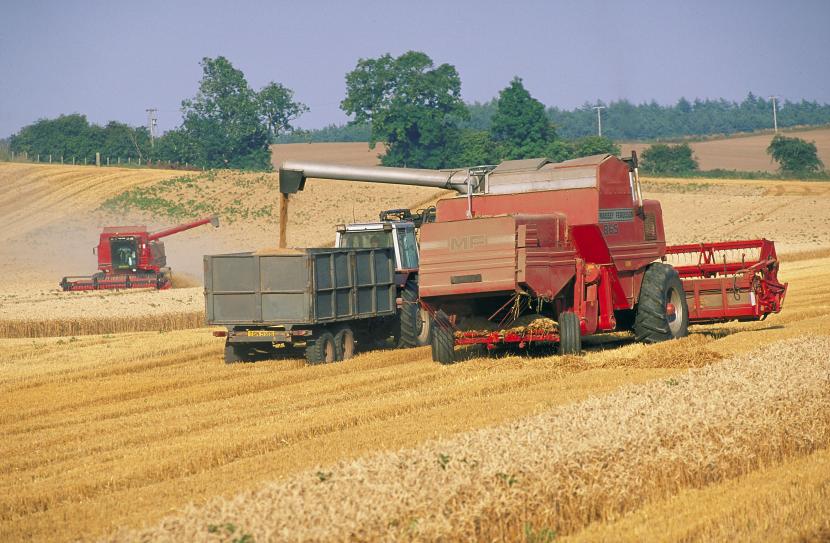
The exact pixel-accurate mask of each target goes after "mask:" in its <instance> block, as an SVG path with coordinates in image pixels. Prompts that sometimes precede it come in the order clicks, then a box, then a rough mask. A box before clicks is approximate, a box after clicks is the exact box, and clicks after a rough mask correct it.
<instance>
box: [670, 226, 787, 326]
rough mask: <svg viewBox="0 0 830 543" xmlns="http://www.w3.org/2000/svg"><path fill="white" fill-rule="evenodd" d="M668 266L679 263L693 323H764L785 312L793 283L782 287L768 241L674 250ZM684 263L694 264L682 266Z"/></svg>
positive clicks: (728, 243)
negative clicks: (767, 319)
mask: <svg viewBox="0 0 830 543" xmlns="http://www.w3.org/2000/svg"><path fill="white" fill-rule="evenodd" d="M666 260H667V261H669V262H670V263H671V262H676V263H675V264H673V265H674V269H676V270H677V273H678V274H679V275H680V278H681V281H682V282H683V290H685V291H686V301H687V303H688V306H689V320H690V321H691V322H696V323H704V322H722V321H726V320H758V319H764V318H766V317H767V315H769V314H770V313H778V312H780V311H781V306H782V305H783V303H784V297H785V296H786V294H787V283H781V282H779V281H778V256H777V255H776V253H775V244H774V243H773V242H772V241H770V240H768V239H753V240H746V241H722V242H715V243H695V244H690V245H673V246H669V247H667V248H666ZM683 261H685V262H690V263H688V264H679V263H677V262H683ZM718 261H720V262H718Z"/></svg>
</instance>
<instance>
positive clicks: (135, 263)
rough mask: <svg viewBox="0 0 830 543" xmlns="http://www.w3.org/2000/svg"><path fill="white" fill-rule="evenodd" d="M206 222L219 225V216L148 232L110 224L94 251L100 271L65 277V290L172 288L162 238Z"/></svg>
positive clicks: (144, 229) (143, 229)
mask: <svg viewBox="0 0 830 543" xmlns="http://www.w3.org/2000/svg"><path fill="white" fill-rule="evenodd" d="M204 224H212V225H213V226H214V227H218V226H219V218H218V217H216V216H212V217H206V218H204V219H200V220H198V221H194V222H190V223H185V224H180V225H178V226H174V227H172V228H167V229H164V230H160V231H158V232H153V233H151V232H149V231H148V230H147V227H146V226H107V227H104V230H103V232H101V237H100V239H99V241H98V245H97V246H96V247H95V248H93V250H92V251H93V253H94V254H96V255H98V272H97V273H95V274H94V275H90V276H83V277H64V278H63V279H62V280H61V282H60V286H61V288H62V289H63V290H64V291H77V290H109V289H128V288H155V289H158V290H164V289H169V288H171V287H172V286H173V283H172V277H171V273H170V268H168V267H167V255H166V254H165V252H164V242H162V241H161V238H164V237H167V236H171V235H173V234H178V233H179V232H183V231H185V230H190V229H191V228H196V227H198V226H202V225H204Z"/></svg>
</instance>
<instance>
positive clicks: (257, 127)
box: [182, 56, 271, 170]
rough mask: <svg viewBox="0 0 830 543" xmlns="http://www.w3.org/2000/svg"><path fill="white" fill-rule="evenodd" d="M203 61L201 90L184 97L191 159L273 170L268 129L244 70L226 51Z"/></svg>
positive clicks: (211, 164)
mask: <svg viewBox="0 0 830 543" xmlns="http://www.w3.org/2000/svg"><path fill="white" fill-rule="evenodd" d="M201 65H202V71H203V75H202V80H201V81H200V83H199V92H198V93H197V94H196V96H195V97H194V98H192V99H190V100H184V101H183V102H182V114H183V116H184V122H183V123H182V130H183V131H184V134H185V136H186V137H187V138H188V139H190V140H191V141H190V143H189V144H188V147H190V148H192V149H193V150H194V151H195V156H194V157H193V159H194V160H193V161H194V162H195V163H196V165H198V166H203V167H207V168H242V169H250V170H267V169H270V168H271V160H270V150H269V148H268V130H267V129H266V127H265V125H264V124H263V123H262V122H261V118H260V111H259V107H258V105H257V95H256V93H255V92H254V91H253V90H252V89H251V87H250V86H249V85H248V82H247V81H246V80H245V75H244V74H243V73H242V71H240V70H238V69H236V68H234V67H233V65H232V64H231V63H230V61H228V59H226V58H225V57H222V56H219V57H216V58H215V59H213V58H207V57H205V58H204V59H202V62H201Z"/></svg>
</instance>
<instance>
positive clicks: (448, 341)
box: [431, 310, 455, 364]
mask: <svg viewBox="0 0 830 543" xmlns="http://www.w3.org/2000/svg"><path fill="white" fill-rule="evenodd" d="M432 321H433V322H432V342H431V346H432V360H434V361H435V362H439V363H441V364H452V363H454V362H455V337H454V335H453V331H452V325H450V319H449V318H448V317H447V314H446V313H444V312H443V311H441V310H438V311H437V312H436V313H435V315H434V316H433V319H432Z"/></svg>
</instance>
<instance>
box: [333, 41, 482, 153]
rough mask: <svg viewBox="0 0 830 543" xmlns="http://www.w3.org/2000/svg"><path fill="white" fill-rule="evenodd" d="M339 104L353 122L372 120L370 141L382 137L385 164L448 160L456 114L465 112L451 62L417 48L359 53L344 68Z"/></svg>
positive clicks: (456, 133) (373, 142) (454, 148)
mask: <svg viewBox="0 0 830 543" xmlns="http://www.w3.org/2000/svg"><path fill="white" fill-rule="evenodd" d="M340 107H341V109H343V111H345V112H346V113H347V114H348V115H354V119H353V121H352V122H353V123H357V124H360V123H370V124H371V133H370V138H369V145H370V147H371V148H374V147H375V145H376V144H377V143H378V142H385V143H386V146H387V151H386V154H385V155H384V156H383V158H382V159H381V160H382V163H383V164H385V165H387V166H404V165H405V166H412V167H422V168H441V167H444V166H447V165H448V164H450V163H451V162H452V161H453V155H454V153H455V152H457V149H458V139H459V129H458V128H457V123H458V120H459V119H463V118H466V116H467V115H468V113H467V108H466V107H465V106H464V102H462V100H461V78H460V77H459V76H458V72H457V71H456V70H455V67H453V66H451V65H449V64H441V65H440V66H438V67H435V66H434V64H433V62H432V59H430V58H429V57H428V56H427V55H426V54H424V53H421V52H418V51H408V52H406V53H404V54H403V55H401V56H399V57H397V58H393V57H392V56H391V55H389V54H386V55H383V56H381V57H379V58H376V59H360V60H359V61H358V62H357V66H356V67H355V69H354V70H352V71H351V72H349V73H348V74H346V98H345V99H344V100H343V101H342V102H341V103H340Z"/></svg>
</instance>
